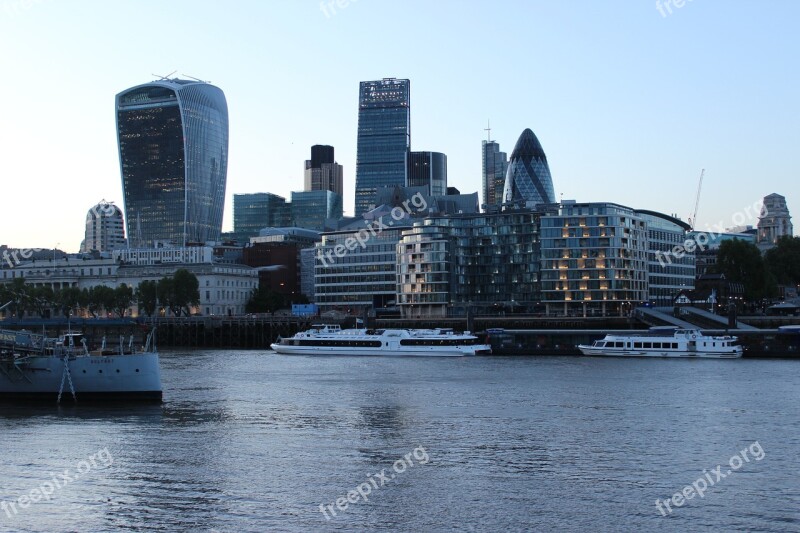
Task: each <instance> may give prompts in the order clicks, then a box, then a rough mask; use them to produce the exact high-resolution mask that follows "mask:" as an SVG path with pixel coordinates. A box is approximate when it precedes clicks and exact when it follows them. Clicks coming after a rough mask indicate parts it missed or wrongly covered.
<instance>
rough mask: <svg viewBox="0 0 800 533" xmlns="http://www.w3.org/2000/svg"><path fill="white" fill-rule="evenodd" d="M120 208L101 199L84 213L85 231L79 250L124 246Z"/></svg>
mask: <svg viewBox="0 0 800 533" xmlns="http://www.w3.org/2000/svg"><path fill="white" fill-rule="evenodd" d="M125 246H127V241H126V240H125V224H124V222H123V218H122V209H120V208H119V207H117V206H116V205H114V204H113V203H111V202H106V201H105V200H103V201H102V202H100V203H99V204H97V205H96V206H94V207H92V208H91V209H90V210H89V212H88V213H86V233H85V235H84V238H83V242H82V243H81V250H80V251H81V252H85V253H87V252H111V251H114V250H119V249H120V248H125Z"/></svg>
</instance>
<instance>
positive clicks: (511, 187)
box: [503, 128, 556, 207]
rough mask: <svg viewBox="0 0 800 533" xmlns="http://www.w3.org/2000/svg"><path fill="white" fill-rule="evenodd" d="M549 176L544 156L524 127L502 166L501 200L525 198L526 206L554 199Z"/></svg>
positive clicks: (537, 140) (507, 201)
mask: <svg viewBox="0 0 800 533" xmlns="http://www.w3.org/2000/svg"><path fill="white" fill-rule="evenodd" d="M555 201H556V195H555V192H554V191H553V178H552V177H551V176H550V167H549V166H548V165H547V156H546V155H544V150H543V149H542V145H541V143H540V142H539V139H537V138H536V135H534V134H533V132H532V131H531V130H530V129H529V128H528V129H525V131H523V132H522V135H520V136H519V140H518V141H517V144H516V145H515V146H514V151H513V152H512V153H511V158H510V159H509V161H508V169H507V170H506V185H505V188H504V189H503V203H517V202H525V204H526V205H527V206H530V207H533V206H535V205H536V204H551V203H555Z"/></svg>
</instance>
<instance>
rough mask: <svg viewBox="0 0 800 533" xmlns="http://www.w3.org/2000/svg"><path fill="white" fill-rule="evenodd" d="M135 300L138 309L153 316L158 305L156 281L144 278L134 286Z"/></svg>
mask: <svg viewBox="0 0 800 533" xmlns="http://www.w3.org/2000/svg"><path fill="white" fill-rule="evenodd" d="M136 301H137V304H138V306H139V309H140V310H141V311H142V312H143V313H144V314H146V315H147V316H153V314H154V313H155V312H156V307H157V306H158V282H157V281H150V280H145V281H143V282H141V283H140V284H139V286H138V287H137V288H136Z"/></svg>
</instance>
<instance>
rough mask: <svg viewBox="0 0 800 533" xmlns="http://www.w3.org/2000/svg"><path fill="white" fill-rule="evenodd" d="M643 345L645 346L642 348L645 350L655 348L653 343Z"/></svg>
mask: <svg viewBox="0 0 800 533" xmlns="http://www.w3.org/2000/svg"><path fill="white" fill-rule="evenodd" d="M642 344H643V346H642V347H643V348H646V349H649V348H652V347H653V343H652V342H644V343H642Z"/></svg>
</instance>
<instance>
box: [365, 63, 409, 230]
mask: <svg viewBox="0 0 800 533" xmlns="http://www.w3.org/2000/svg"><path fill="white" fill-rule="evenodd" d="M409 101H410V82H409V80H398V79H396V78H384V79H382V80H380V81H362V82H361V85H360V89H359V98H358V149H357V155H356V199H355V209H356V212H355V215H356V216H359V215H361V214H363V213H365V212H367V211H369V210H370V209H372V208H374V207H375V193H376V192H377V190H378V189H379V188H381V187H394V186H401V187H403V186H405V185H406V170H407V168H406V167H407V159H408V150H409V146H410V144H411V118H410V108H409Z"/></svg>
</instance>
